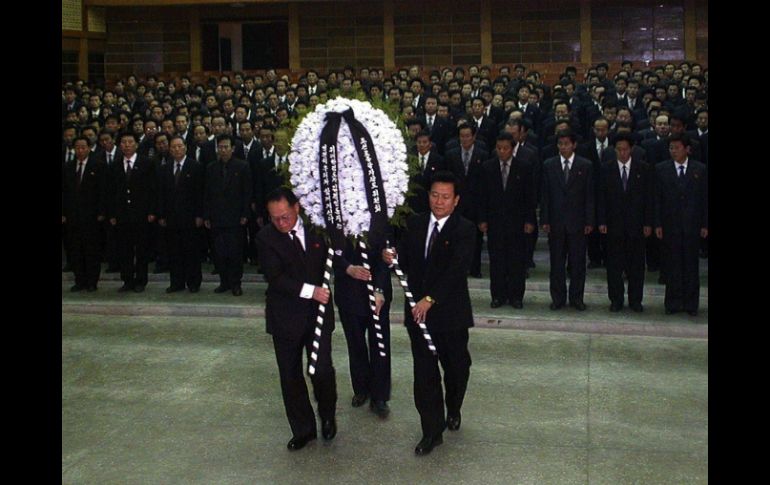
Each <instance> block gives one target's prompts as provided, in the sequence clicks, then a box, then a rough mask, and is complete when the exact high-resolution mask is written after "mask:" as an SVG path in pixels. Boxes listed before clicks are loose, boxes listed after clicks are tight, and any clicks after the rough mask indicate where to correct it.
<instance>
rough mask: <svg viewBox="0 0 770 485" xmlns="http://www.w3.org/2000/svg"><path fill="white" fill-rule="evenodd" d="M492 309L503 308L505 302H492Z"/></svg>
mask: <svg viewBox="0 0 770 485" xmlns="http://www.w3.org/2000/svg"><path fill="white" fill-rule="evenodd" d="M489 306H491V307H492V308H500V307H501V306H503V302H502V301H500V300H492V303H490V304H489Z"/></svg>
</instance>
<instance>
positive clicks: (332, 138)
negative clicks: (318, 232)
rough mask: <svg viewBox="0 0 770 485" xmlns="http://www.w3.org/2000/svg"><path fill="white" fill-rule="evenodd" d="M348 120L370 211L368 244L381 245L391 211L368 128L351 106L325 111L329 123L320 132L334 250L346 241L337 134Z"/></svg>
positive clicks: (325, 197)
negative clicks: (342, 110)
mask: <svg viewBox="0 0 770 485" xmlns="http://www.w3.org/2000/svg"><path fill="white" fill-rule="evenodd" d="M343 119H344V120H345V122H347V124H348V127H349V128H350V134H351V136H352V137H353V143H354V145H355V147H356V152H357V153H358V159H359V161H360V162H361V169H362V170H363V172H364V189H365V190H366V200H367V202H368V204H369V213H370V214H371V219H370V224H369V244H370V245H381V244H382V243H383V242H384V240H385V237H386V234H387V226H388V210H387V202H386V200H385V190H384V189H383V186H382V175H381V174H380V164H379V162H378V161H377V154H376V153H375V151H374V143H373V142H372V137H371V135H369V132H368V131H367V129H366V127H365V126H364V125H362V124H361V122H360V121H358V120H357V119H356V118H355V115H354V113H353V110H352V109H348V110H346V111H345V112H343V113H336V112H329V113H326V118H325V121H326V126H324V128H323V130H322V131H321V146H320V152H321V156H320V169H321V192H322V194H323V197H322V200H323V211H324V220H325V221H326V227H327V229H328V231H329V237H330V239H331V242H332V246H333V247H334V249H340V250H342V249H343V248H344V244H345V234H344V232H343V229H342V228H343V219H342V207H341V205H340V191H339V173H338V163H337V155H338V154H337V136H338V135H339V131H340V124H341V122H342V120H343Z"/></svg>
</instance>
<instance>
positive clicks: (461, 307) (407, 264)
mask: <svg viewBox="0 0 770 485" xmlns="http://www.w3.org/2000/svg"><path fill="white" fill-rule="evenodd" d="M457 184H458V182H457V178H456V177H455V176H454V174H452V173H451V172H438V173H436V174H434V177H433V183H432V184H431V186H430V213H423V214H415V215H412V216H411V217H410V218H409V219H408V220H407V228H406V231H405V233H404V235H403V237H402V238H401V240H400V241H399V245H398V252H397V254H396V256H397V257H398V258H399V262H400V264H401V267H402V268H403V270H404V272H406V273H407V275H408V282H409V288H410V290H411V291H412V294H413V295H414V299H415V301H416V302H417V304H416V305H415V307H414V308H412V309H410V308H409V305H408V303H407V304H405V306H404V313H405V319H404V320H405V325H406V329H407V332H408V333H409V340H410V341H411V347H412V358H413V360H414V401H415V405H416V406H417V411H418V412H419V413H420V423H421V426H422V434H423V437H422V440H420V442H419V443H418V444H417V447H416V448H415V450H414V451H415V453H416V454H418V455H426V454H428V453H430V452H431V450H433V448H434V447H435V446H436V445H439V444H441V443H442V442H443V438H442V434H443V432H444V429H445V428H446V427H448V428H449V429H450V430H452V431H454V430H457V429H459V428H460V422H461V415H460V409H461V407H462V403H463V399H464V397H465V390H466V388H467V386H468V378H469V376H470V366H471V356H470V353H469V352H468V328H470V327H472V326H473V312H472V309H471V299H470V295H469V293H468V280H467V275H468V270H469V269H470V266H471V259H472V257H473V240H474V237H475V231H474V227H473V223H472V222H471V221H469V220H467V219H465V218H463V217H462V216H460V214H458V213H457V212H455V208H456V207H457V204H458V202H459V199H460V196H459V195H458V192H457V190H458V189H457ZM382 256H383V260H384V261H385V262H386V263H387V264H391V263H392V260H393V256H394V254H393V253H392V252H390V251H388V250H384V251H383V253H382ZM421 321H425V324H426V326H427V328H428V331H429V332H430V335H431V337H432V339H433V343H434V345H435V347H436V351H437V352H438V359H436V357H435V356H434V355H433V354H432V353H431V351H430V350H429V349H428V346H427V344H426V340H425V338H424V337H423V333H422V331H421V330H420V328H419V327H418V325H417V323H415V322H421ZM439 361H440V362H441V367H442V368H443V369H444V385H445V386H446V418H445V414H444V402H445V399H444V396H443V392H442V387H441V374H440V372H439V367H438V363H439Z"/></svg>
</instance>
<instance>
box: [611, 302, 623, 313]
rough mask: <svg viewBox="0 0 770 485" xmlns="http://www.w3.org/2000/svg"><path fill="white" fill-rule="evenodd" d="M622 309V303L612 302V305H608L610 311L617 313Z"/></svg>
mask: <svg viewBox="0 0 770 485" xmlns="http://www.w3.org/2000/svg"><path fill="white" fill-rule="evenodd" d="M622 309H623V304H622V303H613V304H612V305H610V311H611V312H613V313H617V312H619V311H620V310H622Z"/></svg>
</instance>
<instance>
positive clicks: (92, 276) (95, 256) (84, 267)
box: [67, 221, 101, 288]
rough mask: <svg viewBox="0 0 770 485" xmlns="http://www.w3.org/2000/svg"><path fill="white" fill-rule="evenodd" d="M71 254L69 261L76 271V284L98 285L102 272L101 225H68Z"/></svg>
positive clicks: (83, 285) (84, 285) (95, 223)
mask: <svg viewBox="0 0 770 485" xmlns="http://www.w3.org/2000/svg"><path fill="white" fill-rule="evenodd" d="M67 236H68V239H69V241H68V247H69V255H68V256H67V257H68V260H67V262H68V263H69V264H70V265H71V266H72V272H73V273H75V284H76V285H78V286H82V287H84V288H87V287H89V286H96V284H97V283H98V282H99V274H100V273H101V251H100V247H101V225H100V224H99V223H97V222H96V221H94V223H93V224H82V225H81V224H78V225H71V224H70V225H68V227H67Z"/></svg>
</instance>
